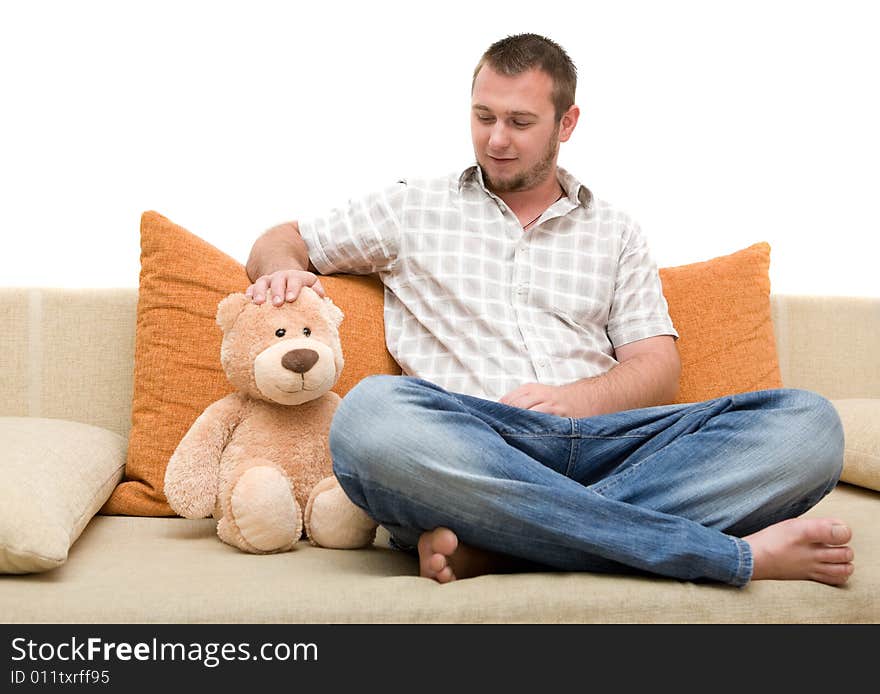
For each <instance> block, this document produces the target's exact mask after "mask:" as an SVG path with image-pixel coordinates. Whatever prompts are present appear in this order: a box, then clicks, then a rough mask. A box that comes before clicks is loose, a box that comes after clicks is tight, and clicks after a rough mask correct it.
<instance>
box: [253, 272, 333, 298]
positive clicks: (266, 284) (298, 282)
mask: <svg viewBox="0 0 880 694" xmlns="http://www.w3.org/2000/svg"><path fill="white" fill-rule="evenodd" d="M303 287H311V288H312V289H314V290H315V291H316V292H317V293H318V296H320V297H325V296H327V294H326V293H325V292H324V288H323V287H322V286H321V282H320V280H319V279H318V276H317V275H316V274H315V273H313V272H309V271H308V270H296V269H293V270H277V271H275V272H273V273H271V274H268V275H262V276H261V277H258V278H257V279H256V281H255V282H254V283H253V284H252V285H251V286H249V287H248V288H247V289H246V290H245V292H244V293H245V294H247V295H248V296H249V297H250V298H251V299H252V300H253V302H254V303H255V304H262V303H264V302H265V301H266V299H267V297H271V299H272V304H273V305H274V306H280V305H281V304H283V303H284V302H285V301H296V297H298V296H299V291H300V289H302V288H303Z"/></svg>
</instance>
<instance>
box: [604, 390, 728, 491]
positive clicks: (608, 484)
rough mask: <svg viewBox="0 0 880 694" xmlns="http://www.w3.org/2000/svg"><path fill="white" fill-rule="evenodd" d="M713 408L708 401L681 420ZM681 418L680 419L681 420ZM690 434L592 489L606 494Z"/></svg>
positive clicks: (678, 438)
mask: <svg viewBox="0 0 880 694" xmlns="http://www.w3.org/2000/svg"><path fill="white" fill-rule="evenodd" d="M711 408H712V404H711V402H707V403H706V404H705V405H704V406H703V407H701V408H699V409H695V410H693V411H692V412H688V413H686V414H684V415H683V416H682V417H681V420H683V419H685V418H686V417H692V416H693V415H696V414H699V413H701V412H704V411H706V410H708V409H711ZM681 420H679V421H681ZM689 435H690V434H685V435H684V436H680V437H677V438H675V439H673V440H672V441H670V442H669V443H667V444H666V445H665V446H663V447H662V448H659V449H657V450H656V451H654V452H653V453H651V454H650V455H649V456H647V457H646V458H644V459H643V460H640V461H639V462H637V463H635V464H634V465H632V466H631V467H629V468H627V469H626V470H624V471H623V472H619V473H616V474H614V475H612V476H611V477H608V478H606V479H604V480H600V481H599V482H597V483H596V484H595V485H593V486H592V487H591V489H592V490H593V491H595V492H596V493H597V494H602V496H605V492H607V491H608V490H609V489H613V488H614V487H616V486H618V485H619V484H620V483H621V482H624V481H626V480H627V479H629V477H630V476H631V475H632V474H633V473H634V472H635V471H636V470H638V469H640V468H641V467H642V466H643V465H644V464H645V463H647V462H649V461H650V460H651V459H652V458H654V457H655V456H656V455H657V454H658V453H661V452H663V451H664V450H666V448H668V447H669V446H670V445H672V444H674V443H681V441H682V440H683V439H684V438H686V437H687V436H689ZM640 438H650V437H649V435H647V434H645V435H643V436H641V437H640Z"/></svg>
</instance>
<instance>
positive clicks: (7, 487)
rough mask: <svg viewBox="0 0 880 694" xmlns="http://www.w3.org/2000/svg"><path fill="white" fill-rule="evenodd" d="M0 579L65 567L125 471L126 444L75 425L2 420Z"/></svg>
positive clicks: (95, 429) (102, 432)
mask: <svg viewBox="0 0 880 694" xmlns="http://www.w3.org/2000/svg"><path fill="white" fill-rule="evenodd" d="M0 441H2V442H3V445H2V450H0V573H29V572H38V571H46V570H47V569H52V568H54V567H57V566H59V565H61V564H63V563H64V561H65V560H66V559H67V555H68V550H69V549H70V546H71V545H72V544H73V543H74V541H75V540H76V539H77V538H78V537H79V535H80V533H81V532H82V530H83V528H84V527H85V526H86V524H87V523H88V522H89V520H91V518H92V516H94V515H95V513H96V512H97V511H98V509H99V508H100V507H101V505H102V504H103V503H104V502H105V501H106V500H107V498H108V497H109V496H110V493H111V492H112V491H113V488H114V487H115V486H116V485H117V484H118V483H119V481H120V480H121V479H122V473H123V469H124V467H125V446H126V444H125V439H124V438H123V437H122V436H120V435H119V434H115V433H113V432H112V431H108V430H107V429H103V428H101V427H96V426H92V425H90V424H82V423H80V422H71V421H67V420H63V419H47V418H42V417H0Z"/></svg>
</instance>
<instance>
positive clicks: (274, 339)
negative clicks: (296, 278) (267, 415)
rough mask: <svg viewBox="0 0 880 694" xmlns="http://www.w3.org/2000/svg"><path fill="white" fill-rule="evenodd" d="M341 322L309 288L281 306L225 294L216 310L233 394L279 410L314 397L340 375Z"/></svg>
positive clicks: (337, 313)
mask: <svg viewBox="0 0 880 694" xmlns="http://www.w3.org/2000/svg"><path fill="white" fill-rule="evenodd" d="M342 318H343V314H342V311H340V310H339V308H338V307H337V306H336V305H335V304H334V303H333V302H332V301H331V300H330V299H329V298H328V299H322V298H321V297H319V296H318V294H317V293H315V291H314V290H313V289H311V288H310V287H303V289H302V290H301V291H300V293H299V296H298V297H297V299H296V301H293V302H285V303H284V304H282V305H281V306H273V305H272V304H271V303H269V302H266V303H263V304H255V303H254V302H253V301H251V299H249V298H248V297H247V296H245V295H244V294H239V293H236V294H230V295H229V296H227V297H226V298H225V299H223V300H222V301H221V302H220V303H219V304H218V306H217V325H219V326H220V329H221V330H222V331H223V343H222V345H221V347H220V363H221V364H222V365H223V370H224V371H225V372H226V377H227V378H228V379H229V382H230V383H231V384H232V385H233V386H235V388H236V389H237V390H239V391H242V392H244V393H247V394H248V395H250V396H251V397H254V398H259V399H261V400H269V401H272V402H277V403H279V404H281V405H299V404H301V403H304V402H308V401H309V400H314V399H315V398H318V397H320V396H321V395H323V394H324V393H326V392H327V391H328V390H330V389H331V388H332V387H333V386H334V385H335V384H336V381H337V380H338V379H339V375H340V374H341V373H342V367H343V364H344V362H343V359H342V345H341V343H340V341H339V324H340V323H341V322H342Z"/></svg>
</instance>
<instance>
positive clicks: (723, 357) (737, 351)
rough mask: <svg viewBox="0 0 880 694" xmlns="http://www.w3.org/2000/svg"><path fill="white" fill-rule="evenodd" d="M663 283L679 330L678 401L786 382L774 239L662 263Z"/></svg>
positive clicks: (670, 310)
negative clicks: (773, 292) (773, 272)
mask: <svg viewBox="0 0 880 694" xmlns="http://www.w3.org/2000/svg"><path fill="white" fill-rule="evenodd" d="M660 280H661V281H662V283H663V294H664V296H666V301H667V303H668V304H669V315H670V317H671V318H672V322H673V324H674V325H675V329H676V330H677V331H678V334H679V339H678V341H677V342H676V346H677V347H678V353H679V356H680V357H681V366H682V369H681V379H680V381H679V392H678V398H677V399H676V402H679V403H682V402H700V401H703V400H709V399H711V398H717V397H721V396H723V395H730V394H732V393H745V392H747V391H752V390H764V389H768V388H781V387H782V376H781V374H780V372H779V361H778V359H777V355H776V338H775V336H774V333H773V322H772V320H771V316H770V246H769V244H767V243H756V244H754V245H752V246H749V247H748V248H744V249H743V250H741V251H737V252H736V253H731V254H730V255H725V256H721V257H719V258H713V259H711V260H707V261H704V262H701V263H693V264H691V265H680V266H678V267H669V268H661V269H660Z"/></svg>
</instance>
